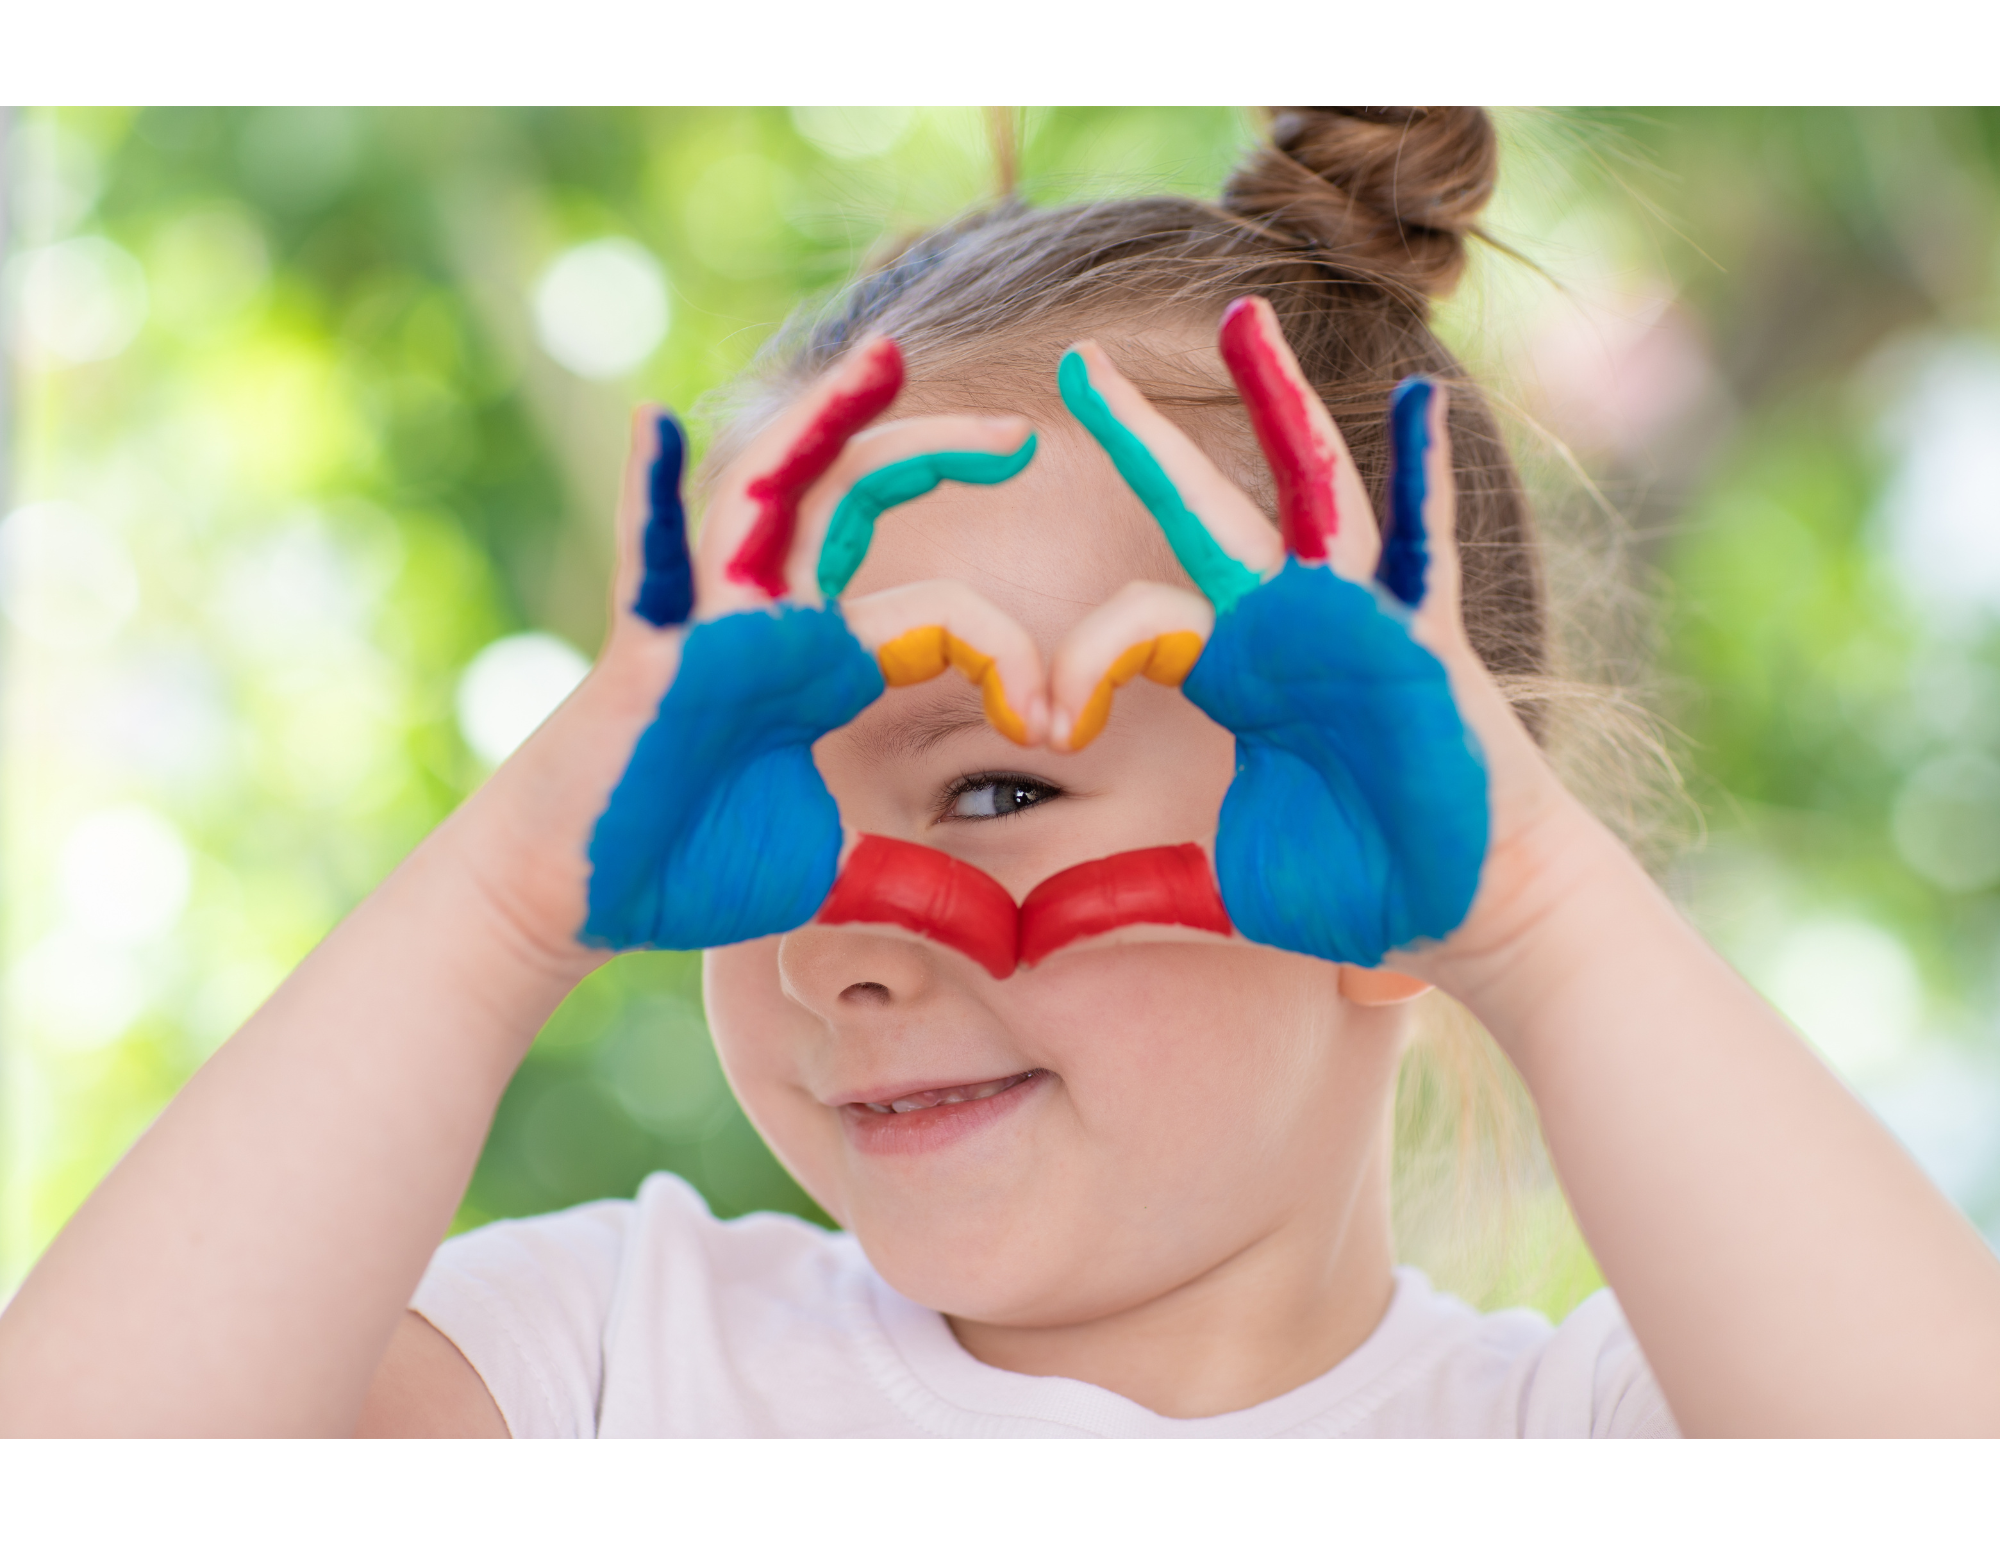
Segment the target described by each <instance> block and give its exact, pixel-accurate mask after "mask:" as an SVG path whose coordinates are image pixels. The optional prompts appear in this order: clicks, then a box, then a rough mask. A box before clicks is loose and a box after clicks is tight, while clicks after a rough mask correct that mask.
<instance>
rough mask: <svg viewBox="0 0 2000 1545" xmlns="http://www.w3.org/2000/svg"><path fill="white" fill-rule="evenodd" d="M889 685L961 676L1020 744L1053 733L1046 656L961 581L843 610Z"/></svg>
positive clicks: (929, 584)
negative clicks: (948, 673)
mask: <svg viewBox="0 0 2000 1545" xmlns="http://www.w3.org/2000/svg"><path fill="white" fill-rule="evenodd" d="M841 610H842V615H843V616H844V617H845V618H846V620H847V626H848V628H849V630H850V631H852V632H853V634H854V636H855V637H856V638H858V639H860V640H861V643H862V646H863V647H864V648H866V649H868V650H869V651H870V652H871V653H873V654H874V656H875V663H876V664H877V665H878V666H880V667H881V670H882V677H883V680H885V681H886V682H888V684H889V685H890V686H892V687H907V686H913V685H915V684H916V683H917V682H920V681H929V680H930V679H931V678H932V677H934V676H940V675H942V674H944V672H946V671H948V670H956V671H957V672H958V673H959V674H960V675H961V676H963V677H965V679H966V680H967V681H969V682H971V683H972V684H973V685H974V686H975V687H977V688H978V689H979V694H980V701H981V703H982V705H983V706H984V708H985V710H986V717H987V720H988V721H989V722H990V723H991V724H992V725H993V727H994V728H995V729H996V730H998V731H999V732H1000V733H1001V734H1002V735H1005V736H1006V737H1007V738H1008V739H1009V740H1011V741H1013V742H1015V744H1017V745H1023V746H1030V745H1036V744H1039V743H1040V742H1041V740H1042V738H1043V737H1044V736H1045V735H1046V734H1047V732H1048V714H1049V710H1048V693H1047V689H1046V687H1045V685H1044V681H1043V673H1042V656H1041V651H1040V650H1038V649H1036V647H1035V641H1034V640H1033V639H1031V638H1030V637H1028V634H1027V631H1026V629H1024V628H1023V627H1022V626H1021V625H1020V624H1019V623H1018V622H1016V621H1015V620H1014V619H1013V618H1012V617H1010V616H1008V615H1007V614H1006V613H1005V612H1003V611H1002V610H1000V608H999V607H997V606H995V605H994V604H993V603H992V602H991V601H989V600H987V599H986V598H985V597H984V596H982V595H980V594H979V593H978V592H977V591H976V590H973V589H972V588H970V587H969V586H967V585H964V584H961V583H960V582H959V581H957V580H950V579H927V580H920V581H919V582H917V583H916V584H914V585H899V586H898V587H897V588H895V589H894V590H877V591H875V592H874V593H873V594H870V595H865V596H861V597H860V598H858V599H856V600H852V601H848V602H845V603H843V605H842V608H841Z"/></svg>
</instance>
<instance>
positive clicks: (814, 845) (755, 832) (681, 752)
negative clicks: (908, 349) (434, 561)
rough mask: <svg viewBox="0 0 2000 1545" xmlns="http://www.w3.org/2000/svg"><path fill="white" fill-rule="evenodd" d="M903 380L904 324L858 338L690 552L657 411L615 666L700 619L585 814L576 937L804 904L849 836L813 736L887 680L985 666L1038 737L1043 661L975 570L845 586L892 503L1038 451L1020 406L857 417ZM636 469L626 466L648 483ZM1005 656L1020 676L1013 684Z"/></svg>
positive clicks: (775, 920) (1015, 726)
mask: <svg viewBox="0 0 2000 1545" xmlns="http://www.w3.org/2000/svg"><path fill="white" fill-rule="evenodd" d="M901 384H902V361H901V356H900V355H899V354H898V353H897V352H896V348H895V345H894V344H893V343H892V342H890V341H889V340H887V339H878V340H875V341H874V342H872V343H870V344H866V345H864V346H862V347H861V348H859V349H857V350H856V351H855V353H854V354H853V355H852V356H851V357H850V358H849V360H848V361H846V362H845V363H844V364H843V365H842V366H841V367H839V368H837V369H836V370H835V371H834V372H833V374H832V375H831V376H830V377H829V378H827V379H826V380H825V381H823V382H822V383H821V384H820V385H819V386H818V387H816V388H815V389H814V390H813V391H812V392H811V393H809V394H808V395H807V397H806V398H804V399H803V400H802V401H801V402H800V403H799V404H797V405H796V406H795V408H794V410H793V411H792V412H791V413H789V414H788V415H786V416H785V417H783V418H781V419H780V420H779V421H778V422H777V423H775V424H774V425H772V426H771V428H770V429H769V430H768V431H767V432H766V433H765V435H763V436H760V437H759V440H758V441H757V442H756V443H755V444H753V445H752V446H751V447H750V448H749V449H748V450H746V452H745V453H744V456H743V457H742V458H741V459H740V463H739V473H738V475H737V476H735V477H734V478H733V479H725V481H724V482H723V484H722V486H721V487H720V488H719V490H718V492H717V495H716V499H715V501H714V503H713V504H712V505H711V507H710V510H709V516H708V522H707V529H706V531H705V534H704V540H703V544H702V548H701V551H700V553H699V554H696V555H694V556H692V557H691V556H690V554H689V551H688V547H687V541H686V521H685V517H684V513H683V511H682V508H681V502H680V487H679V476H680V465H681V463H680V458H681V451H682V440H681V437H680V432H679V429H678V427H677V426H676V425H675V424H674V423H673V421H672V419H670V418H665V417H663V418H662V419H661V420H660V421H659V445H658V454H657V459H656V461H655V463H654V466H653V469H652V471H651V474H650V476H649V477H648V478H647V479H646V480H645V485H644V487H645V496H646V498H647V501H648V503H649V504H650V514H649V516H648V519H647V521H646V525H645V529H644V532H643V534H642V537H641V539H640V540H637V541H634V542H632V543H631V544H630V547H631V549H632V550H633V551H634V554H635V556H636V555H638V554H640V553H642V554H643V565H642V567H641V568H640V571H639V572H638V573H637V574H635V575H633V576H631V577H630V579H631V582H630V585H629V589H630V592H631V594H632V595H633V602H632V613H633V615H632V616H631V617H629V618H623V619H621V620H620V624H619V629H620V631H619V633H618V634H617V635H616V637H615V638H614V643H613V646H612V648H611V650H610V651H609V657H608V658H607V661H606V665H605V667H604V670H605V671H606V672H607V673H615V672H617V671H619V670H620V669H621V668H631V669H634V670H638V669H639V666H640V662H641V657H642V656H643V655H644V654H645V653H646V651H647V650H648V649H657V647H658V643H659V641H668V640H670V638H671V635H672V634H674V633H675V632H677V631H678V630H680V629H682V628H683V626H684V625H685V624H686V623H687V621H688V619H689V617H690V616H691V615H698V616H699V617H700V618H701V620H699V621H697V622H695V623H694V625H693V626H691V627H686V629H685V632H684V633H683V634H682V635H681V637H680V645H679V649H678V658H677V659H676V660H675V661H674V664H673V667H672V673H671V683H670V685H668V686H667V687H666V689H665V692H664V695H663V696H662V697H660V698H659V699H658V709H657V712H656V713H654V714H653V715H652V717H651V722H650V723H647V724H646V725H645V727H644V728H643V729H642V730H640V731H639V733H638V736H637V741H636V744H632V743H631V742H629V741H628V742H627V744H630V745H632V750H631V754H630V758H629V760H627V761H626V762H625V763H624V764H623V767H622V771H621V772H620V773H619V775H618V778H617V782H616V784H615V786H614V787H612V789H611V792H610V795H609V798H608V800H607V802H606V803H605V806H604V808H603V811H602V814H601V815H600V816H599V817H598V819H597V822H596V826H595V829H594V830H593V831H592V834H591V838H590V846H589V861H590V880H589V894H588V901H589V910H588V916H587V917H586V919H585V921H584V924H583V927H582V929H581V931H580V933H579V938H580V939H581V940H582V942H584V943H586V944H591V945H598V946H606V947H609V948H613V949H631V948H663V949H696V948H705V947H708V946H712V945H722V944H733V943H736V942H739V941H741V940H745V939H753V938H759V937H762V936H764V935H767V934H774V933H783V932H786V931H788V930H790V929H793V928H797V927H800V926H802V925H803V924H805V923H806V922H808V921H810V920H811V918H812V917H813V915H814V914H815V913H816V912H817V911H818V910H819V908H820V906H821V904H822V903H823V902H824V901H825V900H826V898H827V894H828V892H829V890H830V889H831V888H832V886H833V884H834V881H835V878H836V875H837V874H838V872H839V870H840V866H841V862H842V850H843V847H844V844H845V838H844V834H843V832H842V830H841V823H840V811H839V808H838V807H837V806H836V804H835V803H834V799H833V796H832V795H831V794H830V793H829V792H828V791H827V787H826V784H825V783H824V782H823V781H822V780H821V778H820V775H819V771H818V769H817V768H816V767H815V766H814V764H813V758H812V747H813V743H814V742H815V741H816V740H818V739H819V738H820V737H821V736H823V735H825V734H827V733H828V732H829V731H832V730H835V729H838V728H839V727H840V726H841V725H843V724H846V723H847V722H848V721H850V720H851V719H853V718H854V717H855V715H857V714H859V713H860V712H861V711H862V710H863V709H864V708H866V707H867V706H868V705H869V704H870V703H872V702H873V701H874V700H875V699H876V698H877V697H879V696H880V695H881V694H882V691H883V689H884V687H885V685H888V684H902V683H904V682H908V681H915V680H921V679H924V678H925V676H926V675H927V674H936V673H937V672H939V671H942V670H944V669H946V668H947V665H948V664H949V665H956V666H958V667H959V668H960V669H961V670H966V671H968V673H969V674H975V675H980V673H981V671H982V670H983V671H984V675H980V679H981V680H982V683H983V685H984V686H985V687H986V689H987V694H988V704H989V709H991V710H992V711H993V712H994V715H995V722H996V724H998V725H999V726H1000V727H1001V728H1002V730H1003V732H1009V733H1014V734H1016V735H1017V737H1018V738H1025V736H1026V735H1027V734H1028V724H1027V721H1025V720H1022V719H1021V718H1020V716H1019V713H1018V712H1016V711H1015V710H1016V709H1017V708H1022V707H1025V708H1027V709H1028V710H1029V711H1030V712H1031V713H1032V714H1033V715H1035V716H1036V718H1035V724H1036V727H1037V729H1039V724H1040V718H1039V714H1040V708H1039V696H1040V684H1039V668H1038V666H1039V662H1038V661H1037V662H1036V666H1037V668H1036V669H1035V670H1033V671H1026V670H1024V661H1026V660H1029V659H1033V658H1034V651H1033V645H1032V644H1031V643H1030V642H1029V641H1028V639H1027V637H1026V635H1025V634H1024V633H1022V632H1021V630H1020V628H1019V626H1018V625H1017V624H1014V623H1012V622H1011V621H1010V620H1009V619H1006V618H1005V617H1003V616H1002V615H1001V614H1000V613H998V611H997V610H996V609H994V608H992V607H991V606H990V605H988V604H987V603H984V602H982V601H981V600H980V599H979V598H978V597H977V596H975V595H973V594H971V593H970V592H967V591H965V590H964V587H962V586H956V585H953V584H950V583H947V582H943V581H931V582H926V583H922V584H917V585H910V586H904V587H902V588H901V589H900V590H896V591H886V592H879V593H877V594H875V595H871V596H868V597H865V598H864V599H862V600H860V601H857V602H855V603H853V604H852V605H851V606H850V607H848V608H846V609H843V608H842V607H841V605H840V604H839V600H838V596H839V593H840V591H841V589H842V588H843V587H844V586H845V585H846V583H847V581H848V580H849V579H850V578H851V577H852V575H853V573H854V571H855V569H856V568H857V567H858V566H859V564H860V562H861V560H862V557H863V556H864V555H865V554H866V552H867V548H868V542H869V538H870V536H871V535H872V532H873V529H874V521H875V519H876V518H877V517H878V516H879V515H881V514H882V513H883V511H885V510H886V509H889V508H891V507H892V506H894V505H896V504H900V503H904V502H907V501H908V500H910V499H913V498H918V497H921V496H922V495H923V494H925V493H927V492H929V491H930V490H931V489H932V488H934V487H936V486H937V484H938V483H939V482H940V481H942V480H945V479H951V480H954V481H960V482H973V483H991V482H997V481H1000V480H1002V479H1004V478H1008V477H1011V476H1013V475H1014V473H1016V472H1018V471H1019V470H1020V469H1021V467H1023V466H1025V465H1026V464H1027V461H1028V459H1029V458H1030V457H1031V456H1032V455H1033V454H1034V442H1033V437H1032V436H1031V435H1025V434H1024V432H1025V430H1026V427H1027V426H1026V425H1025V424H1023V423H1016V424H1008V423H1005V422H1003V421H996V420H980V419H970V418H929V419H907V420H901V421H898V422H896V423H893V424H890V425H887V426H884V427H882V428H880V429H878V430H876V431H874V432H872V433H871V434H866V435H863V434H861V433H859V432H860V431H861V430H862V429H863V427H864V426H865V425H867V424H868V422H869V421H870V420H872V419H874V418H875V417H877V416H878V415H879V414H881V413H882V412H883V411H884V410H885V409H886V408H887V407H888V406H889V405H890V404H891V402H893V401H894V399H895V397H896V395H897V393H898V391H899V390H900V388H901ZM850 442H851V443H850ZM967 442H970V443H972V444H973V445H975V446H976V445H978V444H979V443H980V442H985V443H986V444H987V445H988V446H996V447H997V446H1001V445H1008V446H1011V447H1012V449H1010V450H1007V451H1005V452H1004V453H1003V452H1001V451H999V450H997V449H976V448H975V449H968V448H966V447H967ZM639 488H640V483H639V481H638V480H637V479H636V478H635V479H634V480H633V481H632V483H631V485H630V490H631V496H632V497H633V498H634V499H635V501H636V497H637V494H638V491H639ZM822 515H823V516H824V517H825V518H824V520H823V521H822V520H821V519H820V518H819V517H820V516H822ZM697 605H698V606H699V610H698V611H697ZM670 647H671V645H670V643H669V648H670ZM640 674H641V675H643V674H644V672H643V670H641V671H640ZM989 677H990V678H991V679H987V678H989ZM1001 677H1007V678H1009V679H1011V681H1012V684H1013V689H1014V701H1013V704H1012V705H1010V704H1009V701H1008V696H1007V693H1006V691H1004V690H1003V689H1002V687H1001V684H1000V678H1001Z"/></svg>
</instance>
